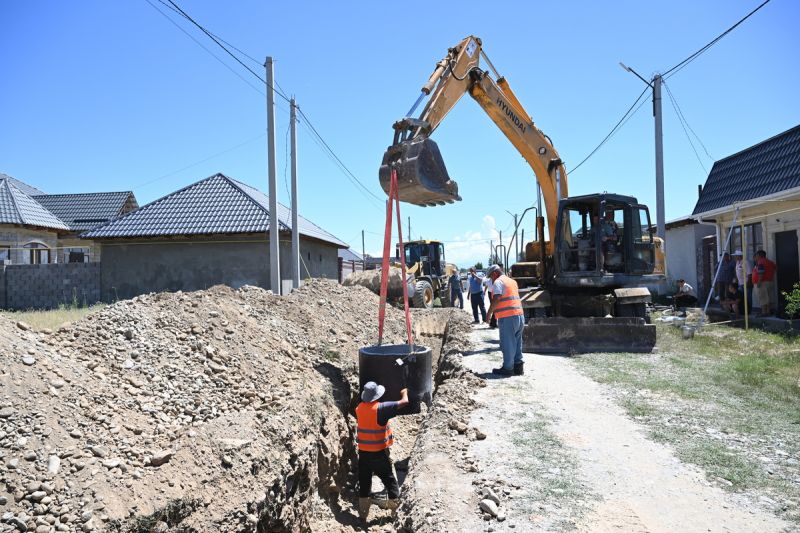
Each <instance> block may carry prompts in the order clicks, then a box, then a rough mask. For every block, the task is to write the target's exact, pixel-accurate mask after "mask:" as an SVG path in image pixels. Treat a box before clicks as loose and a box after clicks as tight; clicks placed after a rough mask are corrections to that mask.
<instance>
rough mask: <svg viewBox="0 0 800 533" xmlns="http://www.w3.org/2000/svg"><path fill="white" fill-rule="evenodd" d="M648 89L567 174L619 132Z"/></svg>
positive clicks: (572, 171)
mask: <svg viewBox="0 0 800 533" xmlns="http://www.w3.org/2000/svg"><path fill="white" fill-rule="evenodd" d="M649 88H650V87H649V86H646V87H645V88H644V90H643V91H642V92H641V93H640V94H639V96H638V97H637V98H636V100H635V101H634V102H633V103H632V104H631V106H630V107H629V108H628V110H627V111H625V114H624V115H622V118H620V119H619V121H617V123H616V124H615V125H614V127H613V128H611V131H610V132H608V135H606V136H605V137H604V138H603V140H602V141H600V144H598V145H597V146H596V147H595V149H594V150H592V151H591V152H589V155H587V156H586V157H584V158H583V161H581V162H580V163H578V164H577V165H576V166H575V167H573V168H571V169H570V170H569V173H570V174H571V173H574V172H575V171H576V170H578V169H579V168H580V167H581V165H583V164H584V163H586V161H588V160H589V158H590V157H592V156H593V155H594V154H595V153H596V152H597V151H598V150H599V149H600V148H601V147H602V146H603V145H604V144H605V143H606V142H608V140H609V139H610V138H611V137H613V136H614V134H615V133H617V131H619V130H620V128H621V127H622V126H623V124H624V123H625V122H627V120H626V119H627V118H629V115H630V116H632V115H631V111H633V108H634V107H636V104H638V103H639V100H641V99H642V96H644V94H645V93H646V92H647V90H648V89H649ZM645 101H647V100H645ZM640 107H641V106H640ZM636 110H637V111H638V108H636Z"/></svg>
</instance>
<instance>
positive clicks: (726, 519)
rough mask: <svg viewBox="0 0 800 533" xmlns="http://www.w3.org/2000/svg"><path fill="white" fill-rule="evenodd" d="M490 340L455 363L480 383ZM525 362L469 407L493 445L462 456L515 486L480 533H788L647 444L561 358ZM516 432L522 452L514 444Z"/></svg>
mask: <svg viewBox="0 0 800 533" xmlns="http://www.w3.org/2000/svg"><path fill="white" fill-rule="evenodd" d="M497 339H498V332H497V330H489V329H486V328H485V326H480V327H476V328H475V329H474V330H473V331H472V333H471V340H472V342H473V344H474V349H473V351H472V352H470V353H469V354H465V357H464V364H465V365H466V366H467V367H468V368H470V369H471V370H473V371H474V372H476V373H478V374H480V375H484V376H486V377H487V378H489V375H488V373H489V372H490V371H491V369H492V368H493V367H497V366H499V364H500V361H501V354H500V351H499V344H498V341H497ZM632 357H635V356H632ZM525 363H526V364H525V366H526V367H525V371H526V374H525V376H522V377H512V378H504V379H488V380H487V382H488V386H487V387H485V388H483V389H481V390H480V391H479V392H478V394H477V396H476V398H475V399H476V401H477V402H478V404H479V405H481V406H482V407H480V408H479V409H477V410H476V411H475V412H474V413H473V418H472V421H473V423H474V424H475V425H476V426H479V427H480V428H481V429H483V430H484V431H486V433H487V434H489V435H492V436H494V437H495V438H490V439H486V440H485V441H476V442H474V443H473V445H472V449H471V451H472V452H473V453H474V454H475V456H476V458H477V459H478V460H479V461H480V463H481V465H482V467H483V469H482V470H483V472H484V473H487V474H491V475H494V476H496V477H498V478H503V479H504V480H505V483H506V484H507V485H509V486H511V487H514V486H519V487H521V488H520V489H517V490H515V491H512V492H511V493H510V494H509V495H508V496H509V498H508V501H506V502H505V508H506V513H507V516H508V520H507V521H505V522H502V523H496V522H493V525H492V526H487V529H488V527H491V528H492V530H493V531H519V530H523V531H524V530H579V531H594V532H596V531H601V532H603V531H634V532H639V531H653V532H660V531H737V532H747V531H753V532H767V531H791V530H792V529H791V528H792V527H793V526H791V525H790V524H788V523H787V522H784V521H782V520H780V519H779V518H777V517H776V516H774V515H772V514H771V513H769V512H767V511H765V510H763V509H761V508H760V507H758V506H757V504H755V503H753V502H751V501H749V500H747V499H745V498H744V497H743V496H740V495H736V494H733V493H728V492H725V491H723V490H722V489H721V488H719V487H716V486H714V485H712V484H711V483H709V482H708V481H706V479H705V475H704V473H703V472H702V471H701V470H700V469H698V468H696V467H693V466H691V465H687V464H684V463H682V462H680V461H679V460H678V459H677V458H676V457H675V455H674V453H673V452H672V450H671V449H670V448H669V447H667V446H664V445H662V444H659V443H656V442H653V441H651V440H649V439H648V438H647V437H646V434H645V431H644V430H643V428H641V427H640V426H639V425H638V424H637V423H636V422H634V421H633V420H631V419H630V418H628V417H627V416H626V415H625V413H624V411H623V409H622V408H621V407H619V406H618V405H617V404H616V403H615V402H614V401H613V400H612V399H611V394H610V390H609V389H608V388H607V386H605V385H601V384H599V383H597V382H595V381H592V380H591V379H589V378H588V377H586V376H584V375H582V374H581V373H580V372H579V371H578V370H577V369H576V367H575V364H574V362H573V361H572V360H571V359H570V358H568V357H555V356H542V355H536V354H525ZM521 428H523V429H525V431H527V432H528V435H527V437H528V439H529V442H530V443H532V444H530V445H526V440H525V439H524V438H520V429H521ZM515 435H516V437H515ZM523 436H524V433H523ZM526 487H527V488H526Z"/></svg>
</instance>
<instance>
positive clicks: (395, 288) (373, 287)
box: [342, 267, 414, 298]
mask: <svg viewBox="0 0 800 533" xmlns="http://www.w3.org/2000/svg"><path fill="white" fill-rule="evenodd" d="M381 273H382V271H381V270H365V271H363V272H352V273H351V274H350V275H348V276H347V277H346V278H345V279H344V282H342V285H344V286H345V287H355V286H361V287H366V288H367V289H369V290H370V291H372V292H374V293H375V294H380V292H381ZM407 277H408V278H409V279H411V280H412V283H411V285H410V286H409V288H408V290H409V293H408V294H409V296H411V295H413V294H414V283H413V279H414V277H413V276H407ZM386 294H387V295H388V296H389V298H402V296H403V271H402V269H400V268H397V267H389V276H388V278H387V282H386Z"/></svg>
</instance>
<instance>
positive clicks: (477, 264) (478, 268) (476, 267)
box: [473, 261, 483, 270]
mask: <svg viewBox="0 0 800 533" xmlns="http://www.w3.org/2000/svg"><path fill="white" fill-rule="evenodd" d="M473 268H474V269H475V270H483V263H481V262H480V261H478V262H477V263H475V266H474V267H473Z"/></svg>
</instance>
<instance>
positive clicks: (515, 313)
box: [486, 265, 525, 376]
mask: <svg viewBox="0 0 800 533" xmlns="http://www.w3.org/2000/svg"><path fill="white" fill-rule="evenodd" d="M486 277H487V278H489V279H491V280H492V303H491V305H489V311H488V315H489V318H491V317H492V316H494V315H495V314H497V325H498V326H499V329H500V349H501V350H502V351H503V366H501V367H500V368H495V369H493V370H492V374H498V375H500V376H521V375H522V374H524V373H525V372H524V362H523V360H522V330H523V328H524V327H525V313H524V312H523V310H522V300H520V297H519V288H518V287H517V282H516V281H514V280H513V279H511V278H509V277H508V276H506V275H505V274H504V273H503V269H502V268H500V266H499V265H492V266H490V267H489V270H488V271H487V272H486Z"/></svg>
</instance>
